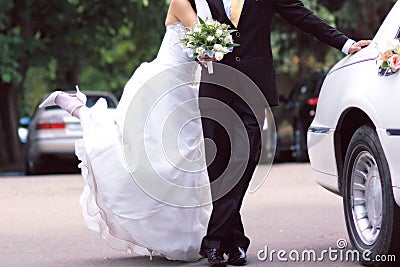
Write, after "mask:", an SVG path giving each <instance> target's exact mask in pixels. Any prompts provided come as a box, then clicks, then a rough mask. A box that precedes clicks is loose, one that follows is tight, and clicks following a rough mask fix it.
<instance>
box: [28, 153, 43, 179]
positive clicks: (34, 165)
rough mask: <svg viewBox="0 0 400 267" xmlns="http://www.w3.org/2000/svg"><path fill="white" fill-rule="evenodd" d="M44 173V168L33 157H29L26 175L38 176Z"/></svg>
mask: <svg viewBox="0 0 400 267" xmlns="http://www.w3.org/2000/svg"><path fill="white" fill-rule="evenodd" d="M41 173H42V167H41V166H40V164H39V162H38V160H37V159H35V158H34V157H32V156H28V158H27V160H26V162H25V174H26V175H36V174H41Z"/></svg>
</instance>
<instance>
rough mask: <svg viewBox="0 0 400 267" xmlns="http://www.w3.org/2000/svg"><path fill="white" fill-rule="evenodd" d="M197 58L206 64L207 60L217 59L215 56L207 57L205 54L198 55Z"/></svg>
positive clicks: (213, 60)
mask: <svg viewBox="0 0 400 267" xmlns="http://www.w3.org/2000/svg"><path fill="white" fill-rule="evenodd" d="M197 59H198V60H199V61H200V62H201V63H202V64H207V62H215V61H217V60H216V59H215V57H209V56H207V55H204V56H198V57H197Z"/></svg>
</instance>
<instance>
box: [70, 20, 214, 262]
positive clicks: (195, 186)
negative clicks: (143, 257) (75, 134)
mask: <svg viewBox="0 0 400 267" xmlns="http://www.w3.org/2000/svg"><path fill="white" fill-rule="evenodd" d="M185 32H186V28H185V27H184V26H183V25H182V24H181V23H174V24H172V25H169V26H167V30H166V34H165V37H164V39H163V42H162V45H161V48H160V50H159V53H158V56H157V58H156V59H155V60H154V61H152V62H150V63H143V64H142V65H141V66H140V67H139V68H138V69H137V70H136V71H135V73H134V75H133V76H132V78H131V79H130V80H129V82H128V83H127V84H126V86H125V88H124V92H123V95H122V98H121V101H120V103H119V105H118V107H117V109H116V111H115V112H111V111H110V110H107V106H106V103H105V101H103V100H99V101H98V103H97V104H96V105H95V106H94V107H92V108H90V109H81V112H80V118H81V124H82V129H83V139H82V140H79V141H78V142H77V143H76V154H77V156H78V158H79V159H80V160H81V163H80V165H79V166H80V168H81V170H82V176H83V178H84V179H85V181H86V182H87V185H86V186H85V188H84V191H83V193H82V196H81V199H80V203H81V206H82V209H83V214H84V218H85V221H86V223H87V225H88V227H89V228H91V229H92V230H95V231H98V232H99V233H100V236H101V238H102V239H104V240H105V241H106V243H107V244H108V245H109V246H110V247H112V248H114V249H118V250H124V251H128V252H129V251H136V252H138V253H144V254H146V253H149V252H147V251H154V252H157V253H159V254H161V255H163V256H165V257H167V258H168V259H173V260H184V261H191V260H197V259H199V258H200V256H199V250H200V243H201V239H202V237H203V236H204V235H205V234H206V229H207V223H208V220H209V215H210V205H207V203H210V192H209V186H208V177H207V172H206V166H205V159H204V153H203V149H204V148H203V146H204V144H203V139H202V129H201V121H200V114H199V111H198V107H197V96H198V83H197V82H196V80H197V81H198V79H199V77H198V76H199V75H198V73H199V66H198V64H197V63H194V62H193V60H192V59H191V58H189V57H188V56H187V55H186V54H185V53H184V52H183V51H182V48H181V45H180V40H181V38H182V37H183V35H184V34H185Z"/></svg>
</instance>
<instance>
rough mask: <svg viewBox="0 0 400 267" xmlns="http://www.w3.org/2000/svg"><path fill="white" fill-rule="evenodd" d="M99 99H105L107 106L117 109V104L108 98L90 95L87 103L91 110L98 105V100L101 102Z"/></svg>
mask: <svg viewBox="0 0 400 267" xmlns="http://www.w3.org/2000/svg"><path fill="white" fill-rule="evenodd" d="M99 98H104V99H105V100H106V101H107V106H108V107H109V108H116V107H117V106H116V104H115V102H114V101H113V100H112V99H111V98H110V97H108V96H99V95H88V96H87V102H86V106H88V107H89V108H90V107H92V106H93V105H94V104H96V102H97V100H99Z"/></svg>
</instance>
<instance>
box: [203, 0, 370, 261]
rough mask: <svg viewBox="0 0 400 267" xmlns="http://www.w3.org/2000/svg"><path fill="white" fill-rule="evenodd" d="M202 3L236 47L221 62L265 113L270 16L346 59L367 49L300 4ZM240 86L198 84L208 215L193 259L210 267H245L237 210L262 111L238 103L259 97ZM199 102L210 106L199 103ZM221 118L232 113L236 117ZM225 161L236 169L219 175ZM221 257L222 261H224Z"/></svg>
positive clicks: (257, 144)
mask: <svg viewBox="0 0 400 267" xmlns="http://www.w3.org/2000/svg"><path fill="white" fill-rule="evenodd" d="M207 2H208V5H209V7H210V10H211V14H212V16H213V19H216V20H218V21H219V22H221V23H225V24H228V25H230V26H231V27H232V28H236V29H237V32H234V33H233V37H234V42H235V43H238V44H240V46H239V47H237V48H235V49H234V50H233V52H232V53H229V54H227V55H226V56H225V57H224V59H223V60H222V61H221V63H222V64H224V66H230V67H232V68H234V69H236V70H238V71H240V72H242V73H244V74H245V75H247V76H248V77H250V79H251V80H252V81H253V82H254V83H255V84H256V85H257V86H258V88H259V89H257V90H261V93H262V95H263V96H264V97H265V99H266V100H267V101H268V103H269V105H270V106H275V105H278V93H277V86H276V80H275V71H274V67H273V58H272V52H271V44H270V33H271V21H272V18H273V16H274V14H275V13H278V14H279V15H281V16H282V17H284V18H285V19H286V20H287V21H288V22H289V23H291V24H293V25H295V26H297V27H299V28H300V29H301V30H303V31H305V32H307V33H310V34H311V35H313V36H314V37H316V38H317V39H318V40H320V41H322V42H324V43H326V44H328V45H330V46H332V47H335V48H337V49H339V50H342V51H343V52H344V53H346V54H347V53H350V54H352V53H355V52H357V51H359V50H361V48H362V47H363V46H366V45H368V44H369V41H360V42H354V41H353V40H351V39H349V38H348V37H346V36H345V35H344V34H342V33H341V32H339V31H337V30H336V29H334V28H333V27H331V26H329V25H328V24H326V23H325V22H324V21H322V20H321V19H320V18H318V17H317V16H316V15H314V14H313V13H312V12H311V11H310V10H308V9H307V8H305V7H304V5H303V4H302V2H301V1H300V0H207ZM218 65H220V64H215V67H214V74H211V75H209V74H208V72H207V71H204V70H203V73H202V75H203V76H202V77H204V78H202V80H203V81H204V80H207V81H212V80H213V79H214V78H213V75H214V77H218V76H221V75H224V71H225V70H224V69H223V68H220V67H219V66H218ZM219 69H221V70H220V72H219ZM219 78H220V77H219ZM224 78H225V79H227V80H229V81H230V82H231V83H235V82H236V83H237V84H242V83H241V80H240V79H238V78H237V77H232V75H229V73H228V74H226V76H225V77H224ZM215 79H218V78H215ZM240 86H241V85H239V87H240ZM242 87H243V86H242ZM245 87H246V88H241V89H240V90H239V92H238V91H236V90H234V91H235V92H232V91H231V90H228V89H227V88H224V87H221V86H218V85H215V84H212V83H205V82H202V83H201V85H200V93H199V97H200V98H199V101H200V102H199V105H200V110H201V114H202V124H203V132H204V138H205V145H206V159H207V163H208V174H209V177H210V181H211V182H212V183H211V192H212V195H213V211H212V214H211V218H210V221H209V225H208V229H207V235H206V236H205V237H204V238H203V241H202V245H201V251H200V254H201V255H202V256H204V257H206V258H208V262H209V263H210V264H211V266H226V265H227V264H230V265H244V264H246V261H247V259H246V251H247V249H248V247H249V244H250V240H249V239H248V238H247V237H246V235H245V233H244V228H243V224H242V219H241V215H240V208H241V205H242V200H243V197H244V195H245V192H246V190H247V188H248V185H249V183H250V180H251V177H252V175H253V172H254V169H255V167H256V165H257V163H258V160H259V155H260V149H261V134H260V128H261V125H262V123H263V119H264V111H265V108H266V105H265V103H264V104H263V102H262V101H259V100H260V99H259V98H258V97H254V98H252V97H251V96H250V97H246V99H245V101H244V99H243V97H240V96H239V95H241V94H242V93H244V92H245V93H246V95H248V96H249V95H251V94H253V93H254V94H255V95H257V93H260V92H259V91H258V92H253V93H252V92H251V91H250V90H251V88H250V87H247V86H245ZM249 91H250V92H249ZM202 99H208V100H209V99H212V100H217V101H202ZM214 102H219V103H221V105H213V104H212V103H214ZM210 103H211V104H210ZM228 111H234V113H236V115H232V114H231V112H228ZM216 118H218V119H216ZM237 118H239V119H240V123H237ZM235 120H236V122H235ZM241 125H244V127H243V126H242V128H243V129H245V130H244V131H245V133H246V134H245V138H243V134H242V135H241V134H240V131H237V129H238V128H240V127H241ZM236 134H238V135H239V136H236ZM232 159H234V161H235V163H234V164H233V165H236V166H239V167H238V168H243V169H242V170H240V171H238V170H237V169H235V170H234V171H226V169H227V167H228V165H229V164H230V161H231V160H232ZM238 173H240V174H238ZM238 175H239V177H237V176H238ZM235 176H236V177H235ZM220 179H221V180H220ZM217 180H219V181H222V182H221V183H215V184H214V183H213V182H215V181H217ZM230 180H233V181H235V182H234V186H233V188H229V190H227V191H228V192H227V193H226V194H223V196H221V187H223V186H224V184H226V182H224V181H230ZM228 184H229V182H228ZM223 190H224V189H222V191H223ZM224 254H226V255H227V256H228V260H227V261H226V260H225V258H224Z"/></svg>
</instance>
